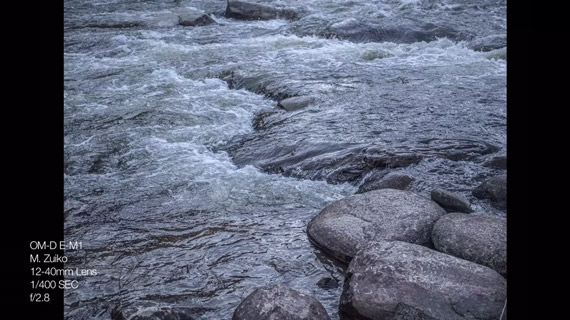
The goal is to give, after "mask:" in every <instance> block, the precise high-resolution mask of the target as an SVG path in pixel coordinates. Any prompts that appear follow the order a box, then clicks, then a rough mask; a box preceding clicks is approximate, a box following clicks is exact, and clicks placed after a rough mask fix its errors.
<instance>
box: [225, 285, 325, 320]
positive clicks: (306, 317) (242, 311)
mask: <svg viewBox="0 0 570 320" xmlns="http://www.w3.org/2000/svg"><path fill="white" fill-rule="evenodd" d="M253 319H255V320H276V319H280V320H281V319H282V320H329V319H330V318H329V315H328V314H327V311H326V310H325V308H324V307H323V305H322V304H321V303H320V302H319V301H317V299H315V298H313V297H311V296H307V295H304V294H302V293H299V292H297V291H295V290H292V289H289V288H287V287H284V286H281V285H271V286H267V287H263V288H259V289H256V290H255V291H253V293H251V294H250V295H249V296H247V297H246V298H245V299H244V300H243V301H242V302H241V303H240V304H239V306H238V307H237V309H236V310H235V312H234V316H233V317H232V320H253Z"/></svg>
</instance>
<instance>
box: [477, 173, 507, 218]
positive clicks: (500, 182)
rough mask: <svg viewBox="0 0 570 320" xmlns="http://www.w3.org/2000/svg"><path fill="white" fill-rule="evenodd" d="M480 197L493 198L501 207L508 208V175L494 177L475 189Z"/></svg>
mask: <svg viewBox="0 0 570 320" xmlns="http://www.w3.org/2000/svg"><path fill="white" fill-rule="evenodd" d="M473 195H474V196H475V197H477V198H479V199H488V200H491V201H492V202H493V203H494V204H495V205H497V206H498V207H499V208H505V209H506V208H507V175H506V174H501V175H498V176H495V177H492V178H490V179H488V180H486V181H485V182H483V183H482V184H481V185H480V186H478V187H477V188H475V190H473Z"/></svg>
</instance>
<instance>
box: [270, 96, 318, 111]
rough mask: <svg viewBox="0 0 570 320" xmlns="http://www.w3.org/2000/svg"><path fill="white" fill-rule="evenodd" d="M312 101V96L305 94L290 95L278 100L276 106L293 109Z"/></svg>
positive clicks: (300, 107)
mask: <svg viewBox="0 0 570 320" xmlns="http://www.w3.org/2000/svg"><path fill="white" fill-rule="evenodd" d="M312 101H313V98H311V97H307V96H299V97H291V98H287V99H283V100H281V101H279V104H278V106H280V107H281V108H283V109H285V110H287V111H295V110H299V109H302V108H304V107H306V106H308V105H309V104H310V103H311V102H312Z"/></svg>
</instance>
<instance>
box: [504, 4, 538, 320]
mask: <svg viewBox="0 0 570 320" xmlns="http://www.w3.org/2000/svg"><path fill="white" fill-rule="evenodd" d="M529 6H530V5H529V4H528V3H526V2H524V1H523V2H516V1H510V2H509V3H508V5H507V43H508V45H507V167H508V169H507V172H508V173H507V184H508V189H507V200H508V210H507V215H508V213H510V218H508V219H507V261H508V262H507V263H508V268H509V275H508V277H509V281H508V284H507V286H508V287H507V301H508V303H507V310H508V312H507V313H508V315H509V317H510V318H511V319H526V318H527V317H528V315H529V313H528V312H529V310H528V305H529V299H528V292H529V291H530V290H529V286H530V283H529V278H528V275H529V261H530V259H529V249H528V248H529V246H528V245H529V241H528V237H529V230H530V229H529V228H528V214H529V210H530V208H529V203H528V200H529V183H528V181H529V178H530V175H529V173H530V171H529V168H530V167H529V163H528V159H529V156H530V152H529V151H530V150H529V141H530V140H529V134H528V133H529V121H528V120H529V119H528V115H529V114H528V104H529V98H530V97H529V95H530V90H529V89H530V86H529V80H530V77H529V75H530V71H529V70H530V68H529V67H530V60H529V49H530V39H531V38H533V37H532V36H530V35H531V34H533V32H532V30H531V28H532V25H531V24H529V21H530V19H529V18H530V15H529V12H530V11H529V10H528V9H529Z"/></svg>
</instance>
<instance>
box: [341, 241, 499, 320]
mask: <svg viewBox="0 0 570 320" xmlns="http://www.w3.org/2000/svg"><path fill="white" fill-rule="evenodd" d="M505 299H506V280H505V278H503V277H502V276H501V275H500V274H498V273H497V272H495V271H494V270H492V269H490V268H487V267H485V266H482V265H479V264H476V263H473V262H470V261H467V260H463V259H459V258H456V257H453V256H450V255H447V254H444V253H441V252H437V251H435V250H432V249H429V248H426V247H424V246H420V245H416V244H411V243H405V242H401V241H380V242H371V243H369V245H368V246H366V247H364V248H363V249H362V250H361V251H360V252H359V253H358V254H357V255H356V256H355V257H354V259H353V260H352V261H351V262H350V265H349V267H348V270H347V278H346V280H345V285H344V289H343V292H342V296H341V299H340V306H339V308H340V311H341V313H342V314H343V315H345V316H346V317H347V318H348V319H374V320H384V319H401V320H402V319H416V320H417V319H430V320H431V319H437V320H456V319H457V320H459V319H478V320H491V319H493V320H496V319H499V317H500V315H501V311H502V309H503V304H504V302H505Z"/></svg>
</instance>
